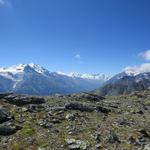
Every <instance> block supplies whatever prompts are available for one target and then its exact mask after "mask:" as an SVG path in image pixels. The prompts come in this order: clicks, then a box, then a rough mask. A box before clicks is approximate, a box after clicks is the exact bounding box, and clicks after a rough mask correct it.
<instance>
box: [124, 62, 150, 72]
mask: <svg viewBox="0 0 150 150" xmlns="http://www.w3.org/2000/svg"><path fill="white" fill-rule="evenodd" d="M123 71H125V72H126V73H129V74H135V75H136V74H139V73H144V72H150V63H144V64H142V65H140V66H128V67H126V68H124V69H123Z"/></svg>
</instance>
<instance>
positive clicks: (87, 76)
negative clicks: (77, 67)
mask: <svg viewBox="0 0 150 150" xmlns="http://www.w3.org/2000/svg"><path fill="white" fill-rule="evenodd" d="M58 74H61V75H66V76H68V77H72V78H83V79H90V80H104V81H107V80H109V79H110V78H111V77H110V76H107V75H104V74H81V73H76V72H71V73H68V74H67V73H63V72H58Z"/></svg>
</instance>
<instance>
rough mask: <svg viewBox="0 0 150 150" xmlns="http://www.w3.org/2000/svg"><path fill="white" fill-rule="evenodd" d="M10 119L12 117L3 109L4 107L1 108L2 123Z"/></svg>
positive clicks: (0, 118)
mask: <svg viewBox="0 0 150 150" xmlns="http://www.w3.org/2000/svg"><path fill="white" fill-rule="evenodd" d="M10 119H11V117H10V116H9V114H8V113H7V112H6V110H5V109H3V108H0V123H3V122H6V121H8V120H10Z"/></svg>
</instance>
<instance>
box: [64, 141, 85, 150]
mask: <svg viewBox="0 0 150 150" xmlns="http://www.w3.org/2000/svg"><path fill="white" fill-rule="evenodd" d="M66 143H67V144H68V147H69V149H70V150H77V149H80V150H86V149H87V142H84V141H81V140H75V139H66Z"/></svg>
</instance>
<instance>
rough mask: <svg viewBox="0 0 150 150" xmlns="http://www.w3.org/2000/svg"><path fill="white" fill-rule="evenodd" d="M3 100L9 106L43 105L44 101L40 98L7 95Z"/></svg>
mask: <svg viewBox="0 0 150 150" xmlns="http://www.w3.org/2000/svg"><path fill="white" fill-rule="evenodd" d="M4 99H6V101H7V102H8V103H10V104H14V105H17V106H23V105H27V104H42V103H45V99H44V98H42V97H33V96H28V95H14V94H13V95H8V96H5V97H4Z"/></svg>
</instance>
